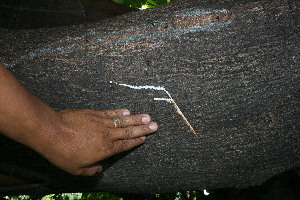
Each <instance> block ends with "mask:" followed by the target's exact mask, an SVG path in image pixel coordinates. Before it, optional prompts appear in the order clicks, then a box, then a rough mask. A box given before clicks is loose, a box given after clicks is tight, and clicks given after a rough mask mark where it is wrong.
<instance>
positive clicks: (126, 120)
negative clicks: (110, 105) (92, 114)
mask: <svg viewBox="0 0 300 200" xmlns="http://www.w3.org/2000/svg"><path fill="white" fill-rule="evenodd" d="M115 121H117V123H116V122H115ZM150 122H151V117H150V116H149V115H146V114H138V115H129V116H124V117H123V116H122V117H115V118H114V119H108V120H107V126H108V127H111V128H124V127H128V126H137V125H143V124H149V123H150ZM116 125H117V127H116Z"/></svg>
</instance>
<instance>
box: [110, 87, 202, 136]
mask: <svg viewBox="0 0 300 200" xmlns="http://www.w3.org/2000/svg"><path fill="white" fill-rule="evenodd" d="M110 83H114V84H117V85H120V86H124V87H129V88H131V89H135V90H142V89H144V90H149V89H150V90H160V91H164V92H165V93H166V94H167V95H168V96H169V98H154V100H156V101H167V102H168V103H171V104H172V105H173V106H174V107H175V109H176V112H177V113H178V114H179V115H180V116H181V117H182V119H183V121H184V123H185V124H186V125H188V126H189V128H190V130H191V132H192V133H193V134H194V135H196V136H197V135H198V134H197V133H196V131H195V130H194V128H193V127H192V125H191V124H190V123H189V121H188V120H187V118H186V117H185V116H184V114H183V113H182V112H181V110H180V108H179V107H178V105H177V104H176V102H175V101H174V99H173V98H172V96H171V94H170V92H168V91H167V90H166V89H165V88H164V87H163V86H151V85H144V86H135V85H128V84H119V83H115V82H112V81H110Z"/></svg>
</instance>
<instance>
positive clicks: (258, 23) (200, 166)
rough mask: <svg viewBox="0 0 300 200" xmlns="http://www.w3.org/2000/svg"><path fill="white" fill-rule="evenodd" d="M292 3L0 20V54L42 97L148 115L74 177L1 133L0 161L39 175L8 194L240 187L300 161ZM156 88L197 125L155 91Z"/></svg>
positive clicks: (185, 5) (189, 5) (299, 29)
mask: <svg viewBox="0 0 300 200" xmlns="http://www.w3.org/2000/svg"><path fill="white" fill-rule="evenodd" d="M299 6H300V2H299V1H298V0H274V1H268V0H264V1H250V0H244V1H200V0H199V1H190V0H188V1H185V0H182V1H175V2H173V3H171V4H167V5H163V6H158V7H156V8H154V9H149V10H146V11H141V12H136V13H131V14H127V15H123V16H118V17H116V18H113V19H108V20H104V21H100V22H98V23H93V24H84V25H80V26H72V27H61V28H54V29H39V30H27V31H8V30H2V32H1V36H0V43H1V49H0V60H2V62H4V63H5V66H6V67H7V68H8V69H10V70H11V71H12V72H13V73H14V74H15V75H16V77H17V78H18V79H19V80H20V81H21V82H22V83H23V84H24V85H25V87H26V88H27V89H28V90H30V91H31V92H32V93H33V94H35V95H36V96H37V97H39V98H40V99H41V100H43V101H44V102H46V103H47V104H49V105H50V106H51V107H53V108H55V109H57V110H61V109H66V108H90V109H100V110H101V109H114V108H128V109H130V110H131V111H132V112H134V113H148V114H150V115H151V116H152V118H153V120H154V121H156V122H158V124H159V130H158V131H157V133H155V134H152V135H151V136H149V137H148V138H147V140H146V142H145V143H144V144H143V145H141V146H140V147H138V148H136V149H134V150H132V151H129V152H125V153H122V154H119V155H116V156H114V157H112V158H109V159H107V160H105V161H103V166H104V171H103V172H102V173H100V174H98V175H96V176H94V177H85V178H84V177H73V176H70V175H67V174H66V173H64V172H62V171H60V170H58V169H57V168H55V167H54V166H52V165H51V164H49V163H48V162H47V161H45V160H44V159H43V158H41V157H40V156H38V155H37V154H36V153H35V152H33V151H31V150H30V149H27V148H26V147H23V146H22V145H20V144H17V143H15V142H13V141H10V140H9V139H7V138H2V139H1V142H0V143H1V147H0V148H1V152H2V155H1V158H0V159H1V161H0V172H2V173H6V174H10V175H15V176H18V177H24V178H31V179H35V180H37V181H40V183H41V184H40V187H39V189H36V188H35V189H30V188H26V189H25V190H22V188H19V189H18V188H17V189H15V190H13V191H11V192H10V193H22V192H24V191H25V192H26V193H36V192H40V193H41V192H42V193H51V192H68V191H73V192H74V191H114V192H123V193H124V192H133V193H162V192H174V191H179V190H198V189H203V188H207V189H212V188H225V187H247V186H253V185H259V184H261V183H263V182H264V181H266V180H267V179H269V178H270V177H272V176H274V175H277V174H279V173H281V172H284V171H286V170H288V169H291V168H293V167H297V166H300V149H299V147H300V133H299V130H300V129H299V128H300V123H299V122H300V89H299V85H300V66H299V60H300V54H299V40H300V37H299V33H300V25H299V20H300V17H299V13H300V11H299ZM122 84H123V85H122ZM124 84H125V85H124ZM132 86H136V87H132ZM146 86H154V87H152V89H151V88H150V89H149V87H146ZM162 87H163V88H164V89H165V90H162ZM146 88H148V89H146ZM166 91H167V92H166ZM168 93H169V94H170V95H171V97H172V99H173V100H174V101H175V103H176V105H177V106H178V107H179V108H180V110H181V111H182V113H183V114H184V115H185V117H186V118H187V120H188V121H189V123H190V124H191V126H192V127H193V128H194V130H195V131H196V133H197V135H198V136H195V135H194V134H193V133H192V132H191V131H190V128H189V127H188V126H187V125H186V124H185V123H184V121H183V119H182V116H180V115H178V114H177V113H176V108H175V106H174V103H173V104H170V103H169V102H167V101H165V100H163V99H161V100H159V99H157V98H170V96H168ZM6 193H9V192H7V191H6Z"/></svg>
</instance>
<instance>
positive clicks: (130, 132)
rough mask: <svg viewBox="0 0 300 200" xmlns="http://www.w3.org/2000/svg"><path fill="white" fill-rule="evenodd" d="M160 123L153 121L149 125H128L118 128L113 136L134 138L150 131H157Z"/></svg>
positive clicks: (119, 138) (116, 137)
mask: <svg viewBox="0 0 300 200" xmlns="http://www.w3.org/2000/svg"><path fill="white" fill-rule="evenodd" d="M157 129H158V125H157V123H155V122H151V123H150V124H147V125H139V126H128V127H126V128H118V129H116V130H115V131H114V133H112V135H111V137H112V138H114V139H115V140H130V139H134V138H139V137H143V136H145V135H148V134H150V133H153V132H155V131H157Z"/></svg>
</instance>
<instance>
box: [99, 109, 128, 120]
mask: <svg viewBox="0 0 300 200" xmlns="http://www.w3.org/2000/svg"><path fill="white" fill-rule="evenodd" d="M93 112H94V114H95V115H97V116H98V117H102V118H112V117H123V116H128V115H130V111H129V110H127V109H114V110H95V111H93Z"/></svg>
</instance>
